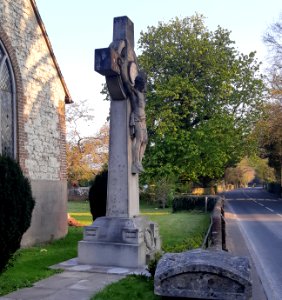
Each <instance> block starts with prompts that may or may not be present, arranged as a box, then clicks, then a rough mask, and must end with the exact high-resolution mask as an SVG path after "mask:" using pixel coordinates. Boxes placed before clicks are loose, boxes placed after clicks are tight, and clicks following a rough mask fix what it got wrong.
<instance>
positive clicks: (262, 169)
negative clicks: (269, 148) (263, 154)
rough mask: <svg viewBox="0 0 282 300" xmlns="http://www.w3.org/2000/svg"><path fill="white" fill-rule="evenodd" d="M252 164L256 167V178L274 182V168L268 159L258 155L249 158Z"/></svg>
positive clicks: (265, 181) (263, 181) (264, 181)
mask: <svg viewBox="0 0 282 300" xmlns="http://www.w3.org/2000/svg"><path fill="white" fill-rule="evenodd" d="M249 162H250V165H251V166H252V167H253V168H254V169H255V172H256V178H258V180H260V181H261V182H262V183H268V182H274V181H275V173H274V169H273V168H271V167H270V166H269V165H268V159H264V158H260V157H259V156H257V155H254V156H251V157H250V158H249Z"/></svg>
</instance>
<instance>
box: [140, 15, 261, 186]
mask: <svg viewBox="0 0 282 300" xmlns="http://www.w3.org/2000/svg"><path fill="white" fill-rule="evenodd" d="M229 35H230V32H228V31H227V30H224V29H222V28H221V27H218V28H217V29H216V30H215V31H214V32H212V31H209V30H208V29H207V28H206V27H205V25H204V18H203V16H200V15H195V16H192V17H191V18H184V19H182V20H180V19H178V18H176V19H174V20H171V21H170V22H168V23H162V22H160V23H159V24H158V26H157V27H154V26H152V27H148V31H147V32H141V37H140V41H139V44H140V48H141V50H142V51H143V52H142V54H141V55H140V56H139V63H140V65H141V67H142V68H143V69H144V70H145V71H146V72H147V74H148V92H147V107H146V112H147V126H148V134H149V145H148V147H147V150H146V154H145V159H144V165H145V169H146V171H147V172H146V174H145V176H147V179H148V178H152V177H154V176H156V175H157V174H158V175H162V174H163V175H171V174H174V175H176V176H177V177H179V178H181V179H182V180H194V181H199V180H200V181H202V182H204V183H205V184H207V183H208V182H209V181H210V180H212V179H217V178H221V177H222V176H223V175H224V170H225V169H226V167H228V166H233V165H235V164H236V163H237V162H238V161H239V160H240V159H241V158H242V157H243V156H244V154H245V152H246V143H245V140H246V137H247V135H248V133H249V132H250V130H251V128H252V126H253V123H254V121H255V120H256V118H257V117H258V115H259V107H260V105H261V103H262V101H263V97H262V95H263V91H264V84H263V80H262V76H261V75H260V74H259V67H260V64H259V63H258V62H257V61H256V58H255V53H254V52H251V53H250V54H249V55H243V54H240V53H239V52H238V51H237V50H236V49H235V48H234V47H233V44H234V42H233V41H231V40H230V37H229Z"/></svg>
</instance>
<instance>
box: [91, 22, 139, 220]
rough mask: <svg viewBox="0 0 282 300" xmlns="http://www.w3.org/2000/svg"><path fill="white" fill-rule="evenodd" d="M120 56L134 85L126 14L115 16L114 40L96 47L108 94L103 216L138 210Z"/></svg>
mask: <svg viewBox="0 0 282 300" xmlns="http://www.w3.org/2000/svg"><path fill="white" fill-rule="evenodd" d="M125 41H126V43H125ZM121 58H123V59H124V60H126V61H127V62H128V68H127V74H126V76H127V77H128V79H129V81H130V82H131V84H132V85H134V80H135V77H136V76H137V69H138V67H137V61H136V55H135V52H134V25H133V23H132V21H131V20H130V19H129V18H128V17H117V18H114V28H113V42H112V43H111V44H110V46H109V47H108V48H103V49H96V50H95V71H97V72H99V73H100V74H102V75H104V76H106V82H107V86H108V90H109V93H110V97H111V106H110V148H109V169H108V196H107V212H106V216H107V217H125V218H130V217H133V216H136V215H138V214H139V179H138V174H132V143H133V141H132V139H131V137H130V128H129V123H130V113H131V105H130V100H129V98H128V93H127V90H126V87H125V86H124V83H123V80H122V74H121V67H120V65H119V63H118V62H119V59H121Z"/></svg>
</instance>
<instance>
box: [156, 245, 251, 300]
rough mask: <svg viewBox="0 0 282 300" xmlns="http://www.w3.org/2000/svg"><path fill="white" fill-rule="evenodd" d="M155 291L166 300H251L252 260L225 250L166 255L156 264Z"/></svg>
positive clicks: (198, 250) (193, 251)
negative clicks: (250, 262)
mask: <svg viewBox="0 0 282 300" xmlns="http://www.w3.org/2000/svg"><path fill="white" fill-rule="evenodd" d="M154 288H155V294H157V295H160V296H163V297H164V298H167V299H176V298H177V299H179V298H185V299H229V300H233V299H234V300H235V299H241V300H243V299H244V300H247V299H251V297H252V283H251V278H250V265H249V261H248V259H247V258H246V257H238V256H233V255H231V254H229V253H227V252H225V251H209V250H202V249H196V250H191V251H187V252H182V253H166V254H165V255H164V256H163V257H162V258H161V260H160V261H159V263H158V265H157V269H156V273H155V278H154Z"/></svg>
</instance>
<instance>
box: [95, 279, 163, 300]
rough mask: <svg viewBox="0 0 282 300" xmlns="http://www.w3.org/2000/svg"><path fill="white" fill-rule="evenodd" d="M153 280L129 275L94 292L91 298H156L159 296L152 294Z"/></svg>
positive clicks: (114, 299) (115, 299) (122, 299)
mask: <svg viewBox="0 0 282 300" xmlns="http://www.w3.org/2000/svg"><path fill="white" fill-rule="evenodd" d="M153 290H154V283H153V280H152V279H150V278H147V277H145V276H140V275H139V276H136V275H130V276H127V277H126V278H124V279H121V280H120V281H119V282H117V283H113V284H110V285H108V286H107V287H106V288H104V289H103V290H102V291H101V292H99V293H98V294H96V295H95V296H94V297H92V298H91V300H94V299H95V300H105V299H107V300H109V299H110V300H124V299H128V300H129V299H138V300H158V299H161V297H158V296H156V295H154V293H153Z"/></svg>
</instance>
